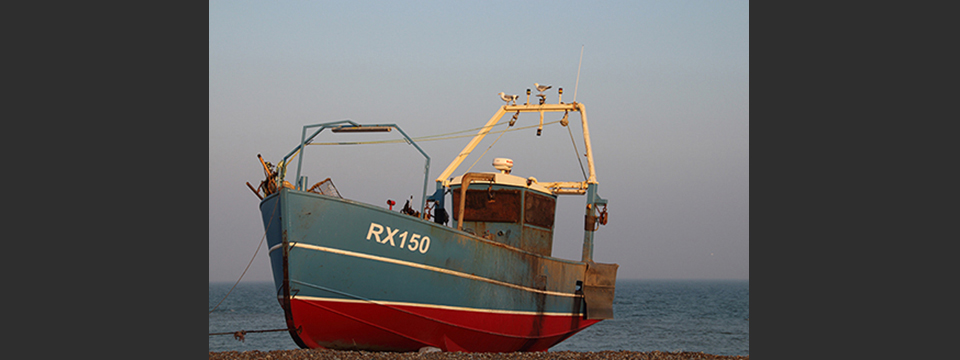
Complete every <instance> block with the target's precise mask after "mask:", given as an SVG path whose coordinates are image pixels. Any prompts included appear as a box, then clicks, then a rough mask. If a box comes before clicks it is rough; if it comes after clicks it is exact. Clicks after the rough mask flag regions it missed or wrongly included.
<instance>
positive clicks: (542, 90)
mask: <svg viewBox="0 0 960 360" xmlns="http://www.w3.org/2000/svg"><path fill="white" fill-rule="evenodd" d="M533 86H535V87H537V91H539V92H541V93H543V92H544V91H547V89H549V88H550V87H551V86H550V85H540V84H537V83H533Z"/></svg>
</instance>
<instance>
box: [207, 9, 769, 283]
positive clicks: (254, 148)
mask: <svg viewBox="0 0 960 360" xmlns="http://www.w3.org/2000/svg"><path fill="white" fill-rule="evenodd" d="M209 10H210V14H209V16H210V18H209V20H210V28H209V50H210V53H209V76H210V78H209V95H210V98H209V111H210V118H209V126H210V128H209V130H210V139H209V169H210V172H209V179H210V183H209V196H210V199H209V214H210V218H209V231H210V234H209V280H210V281H236V280H237V278H238V277H239V276H240V274H241V273H242V272H243V270H244V268H245V267H246V266H247V263H248V261H249V260H250V258H251V257H252V256H253V254H254V252H255V251H256V250H257V245H258V244H259V243H260V240H261V238H262V236H263V224H262V223H261V220H260V215H259V210H258V205H259V200H258V199H257V198H256V196H254V194H253V193H252V192H251V191H250V190H249V189H248V188H247V186H246V185H245V184H244V183H245V182H250V183H251V184H252V185H254V186H256V185H257V184H259V182H260V181H261V180H262V176H263V171H262V167H261V165H260V163H259V161H258V160H257V154H262V155H263V156H264V158H265V159H266V160H268V161H270V162H273V163H277V162H278V161H279V160H280V159H281V158H282V157H283V156H284V155H286V154H287V153H288V152H290V151H291V150H292V149H293V148H294V147H295V146H296V145H297V144H298V143H299V140H300V133H301V130H302V127H303V126H304V125H309V124H317V123H323V122H330V121H337V120H343V119H351V120H353V121H355V122H358V123H367V124H373V123H396V124H397V125H399V126H400V127H401V128H402V129H403V130H404V131H405V132H407V134H409V135H410V136H411V137H414V138H416V137H421V136H428V135H436V134H444V133H450V132H455V131H460V130H466V129H471V128H477V127H480V126H482V125H483V124H484V123H485V122H486V121H487V120H489V119H490V117H491V116H492V115H493V114H494V113H495V112H496V111H497V109H498V108H499V107H500V106H501V105H503V104H504V103H503V101H502V100H500V98H499V96H498V95H497V94H498V93H499V92H501V91H502V92H506V93H507V94H518V95H521V98H520V101H519V103H522V102H523V101H525V100H526V94H525V93H526V89H533V84H534V83H535V82H536V83H541V84H549V85H552V86H553V88H552V89H550V90H548V91H547V92H546V94H547V95H548V100H547V101H548V103H556V102H557V89H558V88H560V87H562V88H563V89H564V93H563V101H564V102H571V101H573V97H574V92H576V101H577V102H580V103H583V104H584V105H585V107H586V109H587V115H588V120H589V127H590V134H591V142H592V145H593V151H594V158H595V160H596V171H597V179H598V181H599V183H600V186H599V189H600V191H599V194H600V196H601V197H603V198H605V199H607V200H609V205H608V211H609V223H608V224H607V225H606V226H602V227H601V228H600V230H599V231H598V232H597V233H596V236H595V248H594V259H595V260H596V261H597V262H605V263H618V264H620V270H619V273H618V277H619V278H621V279H749V270H750V257H749V256H750V251H749V243H750V229H749V226H750V221H749V218H750V206H749V195H750V192H749V185H750V181H749V179H750V163H749V151H750V139H749V137H750V131H749V125H750V83H749V80H750V51H749V46H750V41H749V40H750V37H749V35H750V26H749V2H747V1H706V0H704V1H583V2H577V1H482V2H466V1H403V2H370V1H349V2H331V1H317V2H305V1H277V2H273V1H256V2H253V1H211V2H210V9H209ZM581 46H582V48H583V60H582V66H581V69H580V77H579V84H577V67H578V62H579V61H580V54H581ZM536 93H537V92H536V90H535V89H533V94H534V95H535V94H536ZM535 99H536V98H535V96H531V102H534V101H536V100H535ZM508 118H509V115H508V116H507V117H505V119H508ZM559 118H560V115H552V116H551V114H547V115H546V117H545V119H544V121H545V122H549V121H554V120H559ZM570 120H571V121H570V123H571V130H573V134H574V137H575V138H576V147H577V149H578V151H579V152H580V153H581V154H582V153H583V151H584V147H583V140H582V137H581V136H580V129H581V127H580V118H579V116H578V115H577V114H571V116H570ZM538 121H539V117H538V116H537V115H535V114H524V115H521V116H520V118H519V121H518V123H517V126H518V127H519V126H527V125H532V124H536V123H537V122H538ZM341 135H342V134H332V133H330V132H324V133H323V134H321V136H320V137H319V138H318V139H319V140H323V141H340V140H360V139H373V138H368V137H363V138H355V137H349V138H347V137H344V136H341ZM496 135H497V134H492V135H491V136H487V138H486V139H485V141H484V142H482V143H481V144H480V145H479V146H478V147H477V150H475V151H474V154H473V155H472V156H471V157H469V158H468V159H467V160H466V161H465V162H464V164H463V165H461V166H460V168H458V170H457V171H456V172H455V173H454V176H456V175H460V174H462V173H463V172H465V171H466V169H467V167H469V166H470V164H472V163H473V161H474V160H475V159H476V158H477V156H479V155H480V153H482V152H483V151H484V150H486V149H487V148H488V147H489V146H490V144H491V143H492V142H493V140H494V139H496ZM387 136H388V137H389V136H392V137H391V138H397V137H398V136H399V134H397V133H396V132H394V133H391V134H388V135H387ZM467 141H469V138H460V139H454V140H445V141H425V142H420V143H418V144H419V145H420V147H421V148H423V150H424V151H425V152H426V153H427V154H428V155H429V156H430V157H431V164H430V174H429V185H428V194H429V193H432V192H433V189H434V188H435V184H434V179H435V178H436V177H437V176H438V175H439V174H440V172H441V171H443V169H444V168H445V167H446V166H447V164H449V162H450V161H451V160H452V159H453V158H454V156H456V155H457V153H458V152H459V151H460V150H461V149H462V148H463V146H464V145H465V144H466V143H467ZM573 146H574V145H573V144H572V143H571V141H570V135H569V134H568V133H567V129H566V128H563V127H560V126H559V125H549V126H546V127H545V128H544V131H543V135H542V136H541V137H537V136H536V129H529V130H523V131H516V132H510V133H506V134H505V135H504V136H503V137H502V138H501V139H500V140H499V141H498V142H497V143H496V144H495V145H494V146H493V147H492V148H490V150H489V151H488V152H487V154H485V155H484V156H483V158H482V159H480V160H479V162H477V164H476V165H475V166H474V168H473V169H472V171H495V170H494V169H493V167H492V166H491V162H492V161H493V158H495V157H507V158H512V159H513V160H514V162H515V165H514V170H513V174H514V175H517V176H521V177H529V176H533V177H536V178H537V179H538V180H540V181H581V180H583V176H582V175H581V172H580V165H579V164H578V162H577V159H576V157H577V156H576V152H575V150H574V148H573ZM423 162H424V159H423V157H422V156H421V155H420V154H419V153H418V152H417V151H416V150H415V149H414V148H413V147H411V146H409V145H404V144H400V145H365V146H310V147H308V148H307V150H306V152H305V155H304V174H305V175H307V176H309V179H310V180H309V181H310V183H314V182H317V181H320V180H322V179H324V178H327V177H330V178H332V180H333V182H334V184H335V185H336V186H337V188H338V189H339V191H340V192H341V194H343V196H344V197H347V198H351V199H355V200H359V201H364V202H368V203H372V204H374V205H378V206H384V207H386V200H387V199H388V198H389V199H393V200H395V201H396V202H397V203H398V206H396V207H395V209H397V208H399V207H400V206H402V204H403V202H404V201H405V200H406V199H407V198H409V197H410V195H413V196H414V202H415V203H417V204H419V203H420V200H421V199H420V194H421V191H422V186H423V175H424V174H423ZM584 165H586V164H584ZM291 171H295V168H292V169H291ZM288 178H289V179H292V178H293V175H292V174H291V175H289V176H288ZM584 201H585V199H584V196H573V195H566V196H561V197H560V200H559V201H558V211H557V218H556V229H555V235H554V251H553V255H554V256H556V257H560V258H566V259H573V260H579V259H580V249H581V246H582V238H583V212H584V210H583V208H584ZM448 210H450V208H449V199H448ZM271 279H272V277H271V274H270V269H269V259H268V257H267V255H266V248H265V244H264V247H263V248H261V249H260V252H259V253H258V254H257V256H256V258H255V259H254V262H253V264H252V265H251V266H250V270H248V272H247V274H246V275H245V276H244V281H269V280H271Z"/></svg>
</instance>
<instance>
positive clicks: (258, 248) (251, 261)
mask: <svg viewBox="0 0 960 360" xmlns="http://www.w3.org/2000/svg"><path fill="white" fill-rule="evenodd" d="M277 196H280V195H277ZM278 204H280V199H277V200H276V201H275V202H274V203H273V211H271V212H270V221H267V227H266V229H264V230H263V237H261V238H260V244H258V245H257V251H254V252H253V257H252V258H250V262H249V263H247V267H246V268H244V269H243V273H242V274H240V278H239V279H237V282H236V283H234V284H233V287H231V288H230V291H227V294H226V295H224V296H223V299H220V302H218V303H217V306H214V307H213V309H212V310H210V312H209V313H207V315H210V314H213V312H214V311H216V310H217V308H218V307H220V304H222V303H223V301H224V300H226V299H227V296H230V293H232V292H233V289H235V288H236V287H237V284H239V283H240V280H242V279H243V275H246V273H247V269H250V265H251V264H253V259H256V258H257V253H259V252H260V248H261V247H263V240H265V239H266V238H267V229H270V224H272V223H273V214H275V213H276V212H277V205H278Z"/></svg>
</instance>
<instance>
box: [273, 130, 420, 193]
mask: <svg viewBox="0 0 960 360" xmlns="http://www.w3.org/2000/svg"><path fill="white" fill-rule="evenodd" d="M317 127H319V129H317V130H316V131H314V132H313V133H312V134H311V135H310V136H309V137H307V130H308V129H311V128H317ZM325 129H331V131H333V132H335V133H338V132H389V131H390V129H397V131H399V132H400V134H401V135H403V137H404V138H405V139H406V140H407V142H408V143H409V144H410V145H413V147H415V148H417V151H419V152H420V154H421V155H423V157H424V158H426V163H425V164H424V167H423V194H421V196H420V209H421V210H422V209H423V208H424V206H425V205H426V202H427V199H426V196H427V184H428V183H429V177H430V156H429V155H427V153H426V152H424V151H423V149H421V148H420V146H419V145H417V143H416V142H414V141H413V139H411V138H410V136H407V133H406V132H404V131H403V129H401V128H400V127H399V126H397V124H369V125H363V124H358V123H356V122H354V121H353V120H349V119H348V120H340V121H332V122H327V123H322V124H314V125H304V127H303V131H302V132H301V134H300V145H298V146H297V147H296V148H294V149H293V150H292V151H290V153H289V154H287V155H286V156H284V157H283V161H281V162H280V164H279V165H278V167H281V168H280V169H277V171H278V172H279V173H280V176H278V177H277V179H278V180H277V181H278V183H277V185H278V188H280V187H282V186H283V185H282V184H283V181H284V180H283V179H284V176H285V175H286V170H287V166H288V165H289V163H290V161H291V160H293V159H292V157H293V156H296V155H297V153H299V155H300V158H299V159H298V160H297V177H296V179H297V185H296V189H297V190H300V191H305V189H306V187H307V184H306V182H307V178H306V177H301V176H300V170H301V168H302V165H303V149H304V146H305V145H307V144H308V143H309V142H311V141H313V138H315V137H316V136H317V135H319V134H320V132H321V131H323V130H325Z"/></svg>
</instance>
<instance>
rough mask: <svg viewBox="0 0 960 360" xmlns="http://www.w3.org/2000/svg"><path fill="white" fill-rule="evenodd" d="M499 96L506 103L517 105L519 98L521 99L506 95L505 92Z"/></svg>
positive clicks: (516, 96)
mask: <svg viewBox="0 0 960 360" xmlns="http://www.w3.org/2000/svg"><path fill="white" fill-rule="evenodd" d="M499 95H500V98H501V99H503V101H506V102H511V101H513V102H514V103H516V101H517V98H518V97H520V95H507V94H504V93H503V92H500V94H499Z"/></svg>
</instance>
